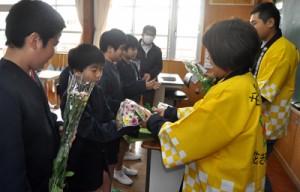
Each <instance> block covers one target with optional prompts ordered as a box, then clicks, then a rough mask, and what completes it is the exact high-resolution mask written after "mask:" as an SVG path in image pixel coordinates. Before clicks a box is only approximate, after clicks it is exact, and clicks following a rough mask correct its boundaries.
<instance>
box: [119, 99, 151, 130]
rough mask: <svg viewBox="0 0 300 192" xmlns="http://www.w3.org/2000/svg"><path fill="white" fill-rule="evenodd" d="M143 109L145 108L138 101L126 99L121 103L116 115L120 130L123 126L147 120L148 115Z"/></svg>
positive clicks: (135, 124) (134, 124)
mask: <svg viewBox="0 0 300 192" xmlns="http://www.w3.org/2000/svg"><path fill="white" fill-rule="evenodd" d="M143 110H144V108H143V107H142V106H140V105H138V104H137V103H136V102H134V101H132V100H130V99H125V100H124V101H123V102H122V103H121V105H120V108H119V110H118V114H117V117H116V120H117V127H118V130H120V129H121V128H122V127H128V126H137V125H139V124H140V123H141V122H142V121H145V120H146V116H145V114H144V112H143Z"/></svg>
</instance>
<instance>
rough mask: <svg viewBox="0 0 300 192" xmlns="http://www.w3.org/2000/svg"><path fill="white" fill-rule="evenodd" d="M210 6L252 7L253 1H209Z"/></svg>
mask: <svg viewBox="0 0 300 192" xmlns="http://www.w3.org/2000/svg"><path fill="white" fill-rule="evenodd" d="M209 4H210V5H254V0H209Z"/></svg>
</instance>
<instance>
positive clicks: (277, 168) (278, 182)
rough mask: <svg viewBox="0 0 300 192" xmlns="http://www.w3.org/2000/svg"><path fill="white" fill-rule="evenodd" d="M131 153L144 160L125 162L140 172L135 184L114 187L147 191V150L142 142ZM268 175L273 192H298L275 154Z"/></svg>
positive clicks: (116, 184) (138, 191) (133, 147)
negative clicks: (138, 155)
mask: <svg viewBox="0 0 300 192" xmlns="http://www.w3.org/2000/svg"><path fill="white" fill-rule="evenodd" d="M131 151H132V152H135V153H136V154H141V155H142V160H139V161H124V164H125V165H126V166H128V167H130V168H133V169H137V170H138V171H139V174H138V176H134V177H131V179H133V181H134V183H133V184H132V185H131V186H125V185H122V184H120V183H118V182H117V181H116V180H114V182H113V187H114V188H116V189H121V190H123V192H144V191H145V178H146V163H147V153H146V150H145V149H143V148H141V142H136V143H135V144H131ZM267 174H268V176H269V178H270V181H271V184H272V187H273V192H297V189H296V187H295V185H294V184H293V183H292V181H291V179H290V178H289V177H288V175H287V174H286V173H285V170H284V169H283V167H282V165H281V164H280V162H279V161H278V160H277V158H276V155H275V154H274V153H273V154H271V156H270V159H269V161H268V168H267Z"/></svg>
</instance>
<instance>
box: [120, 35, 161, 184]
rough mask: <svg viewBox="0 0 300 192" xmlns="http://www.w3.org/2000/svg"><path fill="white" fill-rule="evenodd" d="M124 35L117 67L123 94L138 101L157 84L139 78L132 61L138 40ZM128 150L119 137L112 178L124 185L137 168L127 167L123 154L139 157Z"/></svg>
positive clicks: (133, 157)
mask: <svg viewBox="0 0 300 192" xmlns="http://www.w3.org/2000/svg"><path fill="white" fill-rule="evenodd" d="M126 37H127V43H126V46H125V48H124V50H123V54H122V59H121V60H120V61H118V62H117V68H118V70H119V73H120V78H121V83H122V88H123V93H124V96H125V97H126V98H128V99H131V100H133V101H135V102H136V103H139V102H140V99H141V95H142V93H145V92H146V91H147V90H152V89H158V87H159V84H158V83H157V82H156V81H155V79H154V80H151V81H146V80H145V79H141V77H140V75H139V72H138V68H137V66H136V64H135V63H134V62H132V60H133V59H135V58H136V55H137V49H138V46H139V42H138V40H137V39H136V38H135V37H134V36H133V35H126ZM139 128H140V126H136V127H132V128H131V129H132V132H130V133H129V134H131V135H136V134H138V130H139ZM128 150H129V143H127V142H126V141H125V140H124V139H122V138H121V140H120V151H119V155H118V157H119V159H118V163H117V166H116V169H115V171H114V178H115V179H116V180H117V181H119V182H120V183H122V184H124V185H131V184H132V183H133V181H132V179H130V178H129V177H128V176H134V175H137V173H138V172H137V170H135V169H129V168H128V167H126V166H124V165H123V160H124V156H125V154H126V155H127V156H130V157H131V159H132V160H133V159H135V160H138V159H140V158H141V156H140V155H136V154H133V153H131V152H129V151H128ZM127 175H128V176H127Z"/></svg>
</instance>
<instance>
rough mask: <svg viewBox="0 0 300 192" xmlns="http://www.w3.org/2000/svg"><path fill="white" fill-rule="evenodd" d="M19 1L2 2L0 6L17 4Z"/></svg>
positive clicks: (4, 0)
mask: <svg viewBox="0 0 300 192" xmlns="http://www.w3.org/2000/svg"><path fill="white" fill-rule="evenodd" d="M18 1H19V0H0V5H11V4H15V3H17V2H18Z"/></svg>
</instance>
